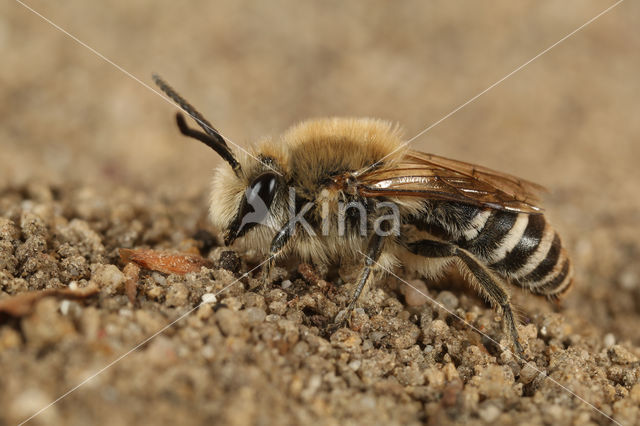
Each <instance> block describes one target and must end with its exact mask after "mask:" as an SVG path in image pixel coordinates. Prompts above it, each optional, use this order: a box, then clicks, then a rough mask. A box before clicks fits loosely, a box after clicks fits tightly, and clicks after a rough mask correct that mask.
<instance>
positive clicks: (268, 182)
mask: <svg viewBox="0 0 640 426" xmlns="http://www.w3.org/2000/svg"><path fill="white" fill-rule="evenodd" d="M276 184H277V176H276V174H275V173H271V172H266V173H263V174H261V175H260V176H258V177H257V178H255V179H254V181H253V182H252V183H251V189H250V190H249V193H248V194H247V202H248V203H249V204H251V205H254V203H253V201H254V200H255V197H260V199H261V200H262V202H263V203H264V204H265V206H266V207H267V208H269V207H271V203H272V202H273V197H274V196H275V195H276V186H277V185H276Z"/></svg>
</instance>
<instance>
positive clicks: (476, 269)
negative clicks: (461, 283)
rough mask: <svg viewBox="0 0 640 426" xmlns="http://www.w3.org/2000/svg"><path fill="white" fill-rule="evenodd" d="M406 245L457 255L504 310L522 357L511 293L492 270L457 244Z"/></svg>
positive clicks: (422, 253)
mask: <svg viewBox="0 0 640 426" xmlns="http://www.w3.org/2000/svg"><path fill="white" fill-rule="evenodd" d="M406 246H407V249H408V250H409V251H410V252H411V253H413V254H417V255H420V256H424V257H427V258H443V257H455V258H456V259H457V260H458V262H459V264H460V265H461V266H462V268H463V269H466V270H467V272H469V273H470V275H471V277H472V279H473V280H474V281H475V283H476V284H477V286H478V289H479V290H480V291H481V293H482V294H484V295H485V296H486V297H487V299H489V301H490V302H491V304H492V305H493V306H498V307H500V309H501V310H502V315H503V321H504V325H505V326H506V327H507V329H508V332H509V335H510V338H511V340H512V343H513V346H514V348H515V350H516V353H517V355H518V356H519V357H520V358H522V346H520V341H519V336H518V329H517V328H516V323H515V319H514V316H513V309H512V308H511V302H510V301H509V299H510V298H509V293H508V292H507V290H505V289H504V287H503V286H502V285H501V284H500V282H499V281H498V280H497V279H496V277H495V276H494V274H493V273H492V272H490V271H489V270H488V269H487V268H486V267H485V266H483V265H482V263H481V262H479V261H478V260H477V259H476V258H475V256H474V255H473V254H471V253H470V252H468V251H467V250H464V249H462V248H460V247H458V246H456V245H455V244H450V243H446V242H442V241H434V240H421V241H415V242H411V243H407V244H406Z"/></svg>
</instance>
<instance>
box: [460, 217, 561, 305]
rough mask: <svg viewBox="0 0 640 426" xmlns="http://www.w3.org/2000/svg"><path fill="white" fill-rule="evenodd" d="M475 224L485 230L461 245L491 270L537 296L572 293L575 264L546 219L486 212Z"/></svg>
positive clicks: (477, 230)
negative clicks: (570, 290) (570, 291)
mask: <svg viewBox="0 0 640 426" xmlns="http://www.w3.org/2000/svg"><path fill="white" fill-rule="evenodd" d="M482 215H483V216H482ZM474 221H475V222H476V224H480V225H481V226H476V227H474V229H475V233H474V232H471V233H467V234H466V235H465V238H463V239H462V240H461V241H459V242H458V244H459V245H460V246H461V247H463V248H465V249H467V250H469V251H471V252H472V253H474V254H475V255H477V256H478V257H479V258H481V259H482V260H483V261H484V262H485V263H486V264H487V265H488V266H489V267H490V268H491V269H493V270H494V271H496V272H497V273H498V274H500V275H502V276H504V277H505V278H507V279H509V280H510V281H511V282H512V283H513V284H515V285H517V286H519V287H523V288H526V289H528V290H529V291H531V292H533V293H536V294H542V295H547V296H560V295H562V294H563V293H565V292H566V291H568V290H569V288H570V287H571V284H572V276H571V275H572V268H571V262H570V260H569V257H568V256H567V253H566V251H565V250H564V248H563V247H562V242H561V240H560V237H559V236H558V234H557V233H556V232H555V230H554V229H553V228H552V227H551V226H550V225H549V224H548V222H547V221H546V220H545V218H544V216H543V215H535V214H534V215H532V214H526V213H511V212H505V211H500V210H489V211H487V210H485V211H483V212H480V213H478V216H477V217H476V218H475V219H474ZM469 237H472V238H469Z"/></svg>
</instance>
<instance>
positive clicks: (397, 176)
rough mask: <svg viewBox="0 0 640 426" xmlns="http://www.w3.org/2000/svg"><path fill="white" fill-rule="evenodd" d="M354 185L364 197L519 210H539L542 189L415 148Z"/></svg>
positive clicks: (527, 211)
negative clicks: (408, 199) (457, 203)
mask: <svg viewBox="0 0 640 426" xmlns="http://www.w3.org/2000/svg"><path fill="white" fill-rule="evenodd" d="M357 187H358V192H359V193H360V194H361V195H364V196H368V197H381V196H408V197H421V198H424V199H431V200H445V201H459V202H463V203H469V204H475V205H481V206H486V207H490V208H494V209H499V210H509V211H515V212H523V213H540V212H541V211H542V209H541V208H540V205H539V204H540V200H539V194H540V192H542V191H544V188H543V187H542V186H540V185H538V184H535V183H532V182H529V181H527V180H524V179H520V178H517V177H515V176H512V175H508V174H506V173H501V172H497V171H495V170H491V169H488V168H486V167H482V166H478V165H475V164H471V163H465V162H463V161H457V160H452V159H449V158H445V157H440V156H437V155H433V154H426V153H422V152H418V151H408V152H407V154H405V156H404V157H403V159H402V160H401V161H400V162H399V163H398V164H396V165H395V166H394V167H393V168H385V167H384V166H383V167H381V168H379V169H373V170H371V171H369V172H365V173H363V174H362V175H359V176H358V184H357Z"/></svg>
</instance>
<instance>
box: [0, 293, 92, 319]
mask: <svg viewBox="0 0 640 426" xmlns="http://www.w3.org/2000/svg"><path fill="white" fill-rule="evenodd" d="M98 292H99V289H98V287H96V286H90V287H86V288H82V289H76V290H72V289H69V288H50V289H47V290H36V291H29V292H26V293H20V294H16V295H15V296H11V297H7V298H6V299H2V300H0V313H5V314H8V315H11V316H13V317H17V318H19V317H23V316H26V315H29V314H31V313H32V312H33V308H34V306H35V304H36V302H38V301H39V300H40V299H42V298H44V297H50V296H51V297H57V298H60V299H84V298H87V297H90V296H93V295H94V294H97V293H98Z"/></svg>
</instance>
